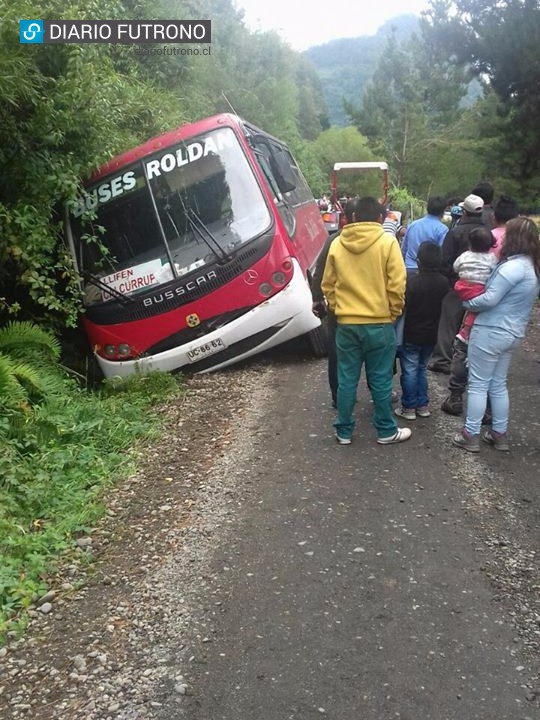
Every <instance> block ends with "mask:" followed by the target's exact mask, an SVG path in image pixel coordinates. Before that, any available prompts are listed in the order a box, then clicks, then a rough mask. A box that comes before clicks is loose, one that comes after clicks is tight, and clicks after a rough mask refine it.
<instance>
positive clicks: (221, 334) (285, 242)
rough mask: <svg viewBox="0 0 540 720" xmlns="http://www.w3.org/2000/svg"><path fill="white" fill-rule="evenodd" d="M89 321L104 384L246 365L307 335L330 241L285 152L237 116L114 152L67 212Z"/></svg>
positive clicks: (312, 332)
mask: <svg viewBox="0 0 540 720" xmlns="http://www.w3.org/2000/svg"><path fill="white" fill-rule="evenodd" d="M66 236H67V240H68V242H69V245H70V248H71V251H72V253H73V257H74V260H75V264H76V268H77V270H78V272H79V274H80V276H81V278H82V282H83V296H84V305H85V312H84V316H83V322H84V325H85V329H86V332H87V334H88V337H89V339H90V342H91V344H92V347H93V348H94V351H95V353H96V356H97V358H98V361H99V364H100V366H101V369H102V371H103V373H104V375H105V377H111V376H114V375H120V376H123V375H129V374H131V373H134V372H148V371H151V370H164V371H168V370H175V369H177V368H182V367H185V366H190V367H191V368H192V369H193V370H194V371H195V372H200V371H206V370H211V369H212V370H215V369H218V368H222V367H225V366H227V365H230V364H232V363H234V362H238V361H239V360H242V359H244V358H247V357H249V356H251V355H254V354H256V353H259V352H261V351H263V350H266V349H267V348H270V347H273V346H275V345H278V344H279V343H282V342H284V341H286V340H289V339H291V338H294V337H297V336H300V335H303V334H305V333H307V334H308V335H307V336H308V340H310V342H311V345H312V348H313V351H314V352H315V354H316V355H321V354H323V353H324V349H325V348H324V334H323V332H322V330H321V327H320V320H319V319H318V318H317V317H315V315H314V314H313V313H312V310H311V308H312V300H311V291H310V287H309V282H310V277H311V270H312V269H313V268H314V265H315V263H316V260H317V257H318V255H319V253H320V251H321V249H322V247H323V245H324V242H325V240H326V238H327V232H326V230H325V227H324V224H323V221H322V219H321V215H320V212H319V210H318V207H317V204H316V202H315V200H314V198H313V195H312V194H311V191H310V189H309V187H308V185H307V183H306V181H305V179H304V177H303V175H302V173H301V172H300V170H299V168H298V165H297V164H296V162H295V160H294V158H293V157H292V155H291V153H290V152H289V150H288V148H287V146H286V145H285V144H284V143H283V142H281V141H279V140H277V139H276V138H274V137H272V136H271V135H268V134H267V133H265V132H263V131H262V130H260V129H258V128H256V127H254V126H253V125H250V124H249V123H248V122H245V121H243V120H241V119H240V118H238V117H236V116H235V115H230V114H222V115H216V116H214V117H211V118H208V119H205V120H201V121H199V122H195V123H192V124H190V125H185V126H183V127H180V128H178V129H177V130H173V131H172V132H169V133H167V134H165V135H161V136H160V137H157V138H154V139H153V140H149V141H148V142H146V143H145V144H143V145H140V146H139V147H136V148H134V149H133V150H129V151H128V152H126V153H124V154H122V155H119V156H118V157H115V158H114V159H113V160H111V161H110V162H108V163H107V164H106V165H104V166H102V167H101V168H99V170H98V171H97V172H95V173H94V174H93V176H92V177H91V179H90V181H89V183H88V184H87V185H86V186H85V192H84V194H83V195H82V196H81V197H80V198H79V199H78V201H77V202H76V203H74V204H73V205H72V206H71V207H70V208H69V209H67V211H66Z"/></svg>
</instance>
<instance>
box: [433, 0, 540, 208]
mask: <svg viewBox="0 0 540 720" xmlns="http://www.w3.org/2000/svg"><path fill="white" fill-rule="evenodd" d="M424 23H425V33H426V36H427V37H429V38H431V41H432V42H433V43H434V44H437V45H438V46H439V47H440V48H441V49H443V50H445V51H446V53H447V55H448V57H449V58H450V59H452V60H453V61H454V62H457V63H460V64H462V65H463V66H464V67H467V68H468V69H469V71H470V72H471V73H472V74H475V75H476V76H478V77H480V78H482V79H483V80H484V82H486V83H487V84H488V85H489V87H491V88H492V89H493V90H494V92H495V93H496V94H497V96H498V97H499V99H500V101H501V104H500V107H499V113H500V114H501V115H502V119H503V121H504V122H502V123H500V126H499V129H500V131H501V132H503V133H504V135H505V146H506V151H507V152H506V154H505V155H503V156H499V157H498V159H497V166H498V167H497V168H496V170H497V171H499V172H502V173H503V174H506V175H509V176H510V177H513V178H514V179H515V180H516V182H517V184H519V185H520V186H521V192H522V194H523V196H526V197H528V198H529V200H531V201H532V199H533V198H534V196H536V197H538V192H539V190H540V177H539V175H540V172H539V171H540V134H539V133H538V117H539V116H540V43H539V42H538V38H539V37H540V4H539V3H538V0H431V6H430V10H429V11H428V12H427V13H426V15H425V21H424Z"/></svg>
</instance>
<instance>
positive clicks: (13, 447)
mask: <svg viewBox="0 0 540 720" xmlns="http://www.w3.org/2000/svg"><path fill="white" fill-rule="evenodd" d="M58 353H59V346H58V343H57V342H56V341H55V339H54V338H52V337H51V336H50V335H48V334H47V333H45V332H44V331H43V330H41V329H40V328H38V327H36V326H34V325H31V324H30V323H22V324H19V323H12V324H10V325H8V326H7V327H6V328H4V329H3V330H1V331H0V639H1V637H2V635H3V633H4V632H5V631H6V630H7V629H9V628H10V627H14V626H16V621H15V619H16V618H17V617H18V616H19V614H20V612H21V610H23V609H24V608H26V607H28V606H29V605H30V603H31V602H32V599H33V598H35V596H36V595H41V594H43V592H44V591H45V590H46V588H47V576H48V575H49V574H50V573H51V572H53V571H54V569H55V567H56V565H57V563H58V561H59V558H61V557H62V556H63V555H64V554H65V553H66V552H69V551H70V550H73V549H74V548H75V540H76V538H77V537H79V536H80V535H81V534H83V533H85V532H88V530H89V529H90V528H91V527H92V526H93V524H94V523H95V522H96V521H97V520H98V518H99V517H100V516H101V515H102V513H103V509H104V508H103V498H104V495H103V492H104V490H105V489H106V488H107V487H108V486H110V485H111V484H112V483H113V481H114V479H115V477H116V474H117V473H118V471H119V470H120V466H121V471H120V472H121V474H122V476H125V475H126V473H128V472H129V470H130V466H129V460H128V464H127V465H126V452H127V451H128V450H129V448H130V447H132V446H133V444H134V442H135V441H136V440H137V439H141V438H148V437H151V436H152V435H153V434H155V433H156V432H157V430H158V429H159V423H160V421H159V419H158V417H157V415H156V414H155V412H153V411H152V407H153V406H154V405H155V404H156V403H157V402H159V401H163V400H165V399H167V400H170V399H171V398H174V397H175V396H177V395H178V394H179V393H180V391H181V386H180V384H179V382H178V379H177V377H175V376H172V375H168V374H154V375H148V376H144V377H140V376H135V377H132V378H130V379H129V381H128V382H116V383H114V382H109V383H107V384H105V385H104V387H103V388H102V389H101V390H100V391H99V392H95V393H90V394H89V393H87V392H85V391H84V390H82V389H81V388H80V387H79V385H78V384H77V382H76V381H75V380H74V379H73V378H70V377H69V376H68V375H67V374H66V373H65V371H63V370H62V368H61V367H60V366H59V365H58V362H57V358H58ZM128 457H129V456H128Z"/></svg>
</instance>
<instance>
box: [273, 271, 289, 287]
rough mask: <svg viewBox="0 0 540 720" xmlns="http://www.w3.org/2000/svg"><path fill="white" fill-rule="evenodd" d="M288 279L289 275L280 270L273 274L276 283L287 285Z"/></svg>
mask: <svg viewBox="0 0 540 720" xmlns="http://www.w3.org/2000/svg"><path fill="white" fill-rule="evenodd" d="M286 281H287V277H286V275H285V273H282V272H279V271H278V272H275V273H274V274H273V275H272V282H273V283H274V285H285V283H286Z"/></svg>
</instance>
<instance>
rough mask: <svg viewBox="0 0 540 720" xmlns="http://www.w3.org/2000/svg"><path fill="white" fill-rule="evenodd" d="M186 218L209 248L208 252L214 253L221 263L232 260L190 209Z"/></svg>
mask: <svg viewBox="0 0 540 720" xmlns="http://www.w3.org/2000/svg"><path fill="white" fill-rule="evenodd" d="M186 217H187V219H188V222H189V224H190V225H191V227H192V228H193V230H194V231H195V233H196V234H197V235H198V236H199V237H200V238H201V240H202V241H203V242H204V243H205V244H206V246H207V247H209V248H210V250H212V251H213V252H215V254H216V255H217V256H218V259H219V261H220V262H222V263H226V262H230V261H231V259H232V258H231V256H230V255H229V253H228V252H227V251H226V250H225V248H222V247H221V245H220V244H219V243H218V241H217V240H216V238H215V237H214V235H213V234H212V232H211V231H210V230H209V229H208V228H207V227H206V225H205V224H204V223H203V221H202V220H201V218H200V217H199V216H198V215H197V213H196V212H195V211H194V210H192V209H191V208H188V210H187V212H186Z"/></svg>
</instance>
